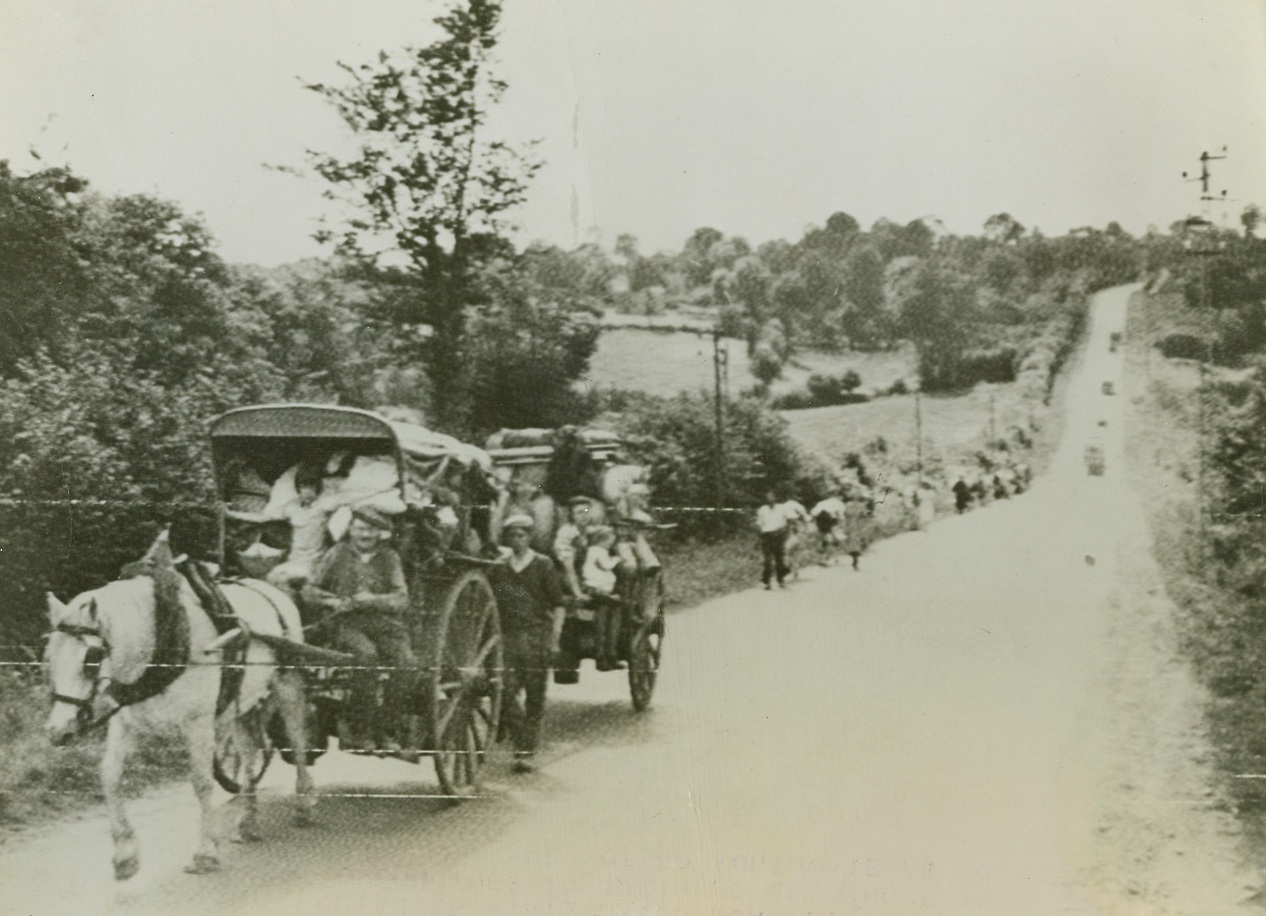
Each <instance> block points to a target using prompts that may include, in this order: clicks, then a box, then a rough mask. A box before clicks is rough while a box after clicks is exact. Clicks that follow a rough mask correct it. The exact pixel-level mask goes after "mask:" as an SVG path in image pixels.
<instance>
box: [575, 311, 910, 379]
mask: <svg viewBox="0 0 1266 916" xmlns="http://www.w3.org/2000/svg"><path fill="white" fill-rule="evenodd" d="M642 320H645V319H642ZM722 345H723V346H724V347H725V349H726V352H727V353H728V354H729V388H730V391H731V392H733V393H738V392H739V391H742V390H744V389H746V388H750V387H752V386H753V385H754V384H755V383H756V379H755V377H754V376H753V375H752V373H751V361H750V360H749V359H748V358H747V346H746V344H745V343H744V342H743V341H741V340H735V339H733V338H724V339H722ZM846 369H852V370H854V371H856V372H857V374H858V375H860V376H861V378H862V387H863V388H887V387H888V386H890V385H891V384H892V383H893V382H895V381H896V380H897V379H899V378H904V377H906V376H908V375H911V374H912V373H913V370H914V355H913V353H912V351H911V350H910V349H909V348H901V349H898V350H893V351H890V352H880V353H826V352H818V351H805V352H800V353H796V354H795V355H794V356H792V359H791V361H790V363H788V365H787V366H786V368H785V370H784V377H783V378H780V379H777V380H776V381H775V382H774V384H773V386H772V392H773V393H774V394H782V393H784V392H786V391H789V390H790V389H792V388H795V387H802V386H803V385H804V383H805V381H806V380H807V379H808V378H809V375H810V374H812V373H814V372H829V373H834V374H839V373H841V372H844V371H845V370H846ZM712 372H713V369H712V335H711V333H710V332H709V331H707V330H706V329H701V330H700V331H699V332H698V333H692V332H690V331H683V330H650V329H648V328H644V327H640V328H627V327H609V328H604V329H603V332H602V336H601V338H599V340H598V350H597V352H596V353H595V354H594V356H593V359H592V360H591V361H590V365H589V375H588V377H587V378H586V379H585V380H584V382H585V384H588V385H594V386H599V387H602V388H625V389H628V390H631V391H643V392H646V393H647V394H653V395H661V396H671V395H674V394H677V393H678V392H680V391H697V390H699V389H700V388H704V389H708V390H711V388H712Z"/></svg>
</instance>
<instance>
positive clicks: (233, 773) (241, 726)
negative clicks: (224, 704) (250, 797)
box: [211, 707, 273, 795]
mask: <svg viewBox="0 0 1266 916" xmlns="http://www.w3.org/2000/svg"><path fill="white" fill-rule="evenodd" d="M262 714H263V713H262V710H261V709H260V708H259V707H256V708H255V709H252V710H251V711H250V712H248V713H246V715H244V716H241V717H238V716H236V715H234V714H233V712H232V711H228V712H225V713H222V714H220V715H219V716H216V720H215V753H214V755H213V756H212V758H211V774H212V775H213V776H214V777H215V781H216V782H218V783H219V784H220V787H221V788H222V789H224V791H225V792H231V793H233V794H234V795H236V794H238V793H239V792H243V791H245V790H246V789H247V788H249V787H250V786H252V785H254V784H255V783H258V782H259V780H260V779H262V778H263V776H264V771H265V770H267V769H268V764H269V763H271V762H272V759H273V745H272V742H271V741H269V740H268V735H267V734H266V730H265V729H264V727H263V722H262V721H261V716H262Z"/></svg>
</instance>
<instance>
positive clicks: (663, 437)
mask: <svg viewBox="0 0 1266 916" xmlns="http://www.w3.org/2000/svg"><path fill="white" fill-rule="evenodd" d="M724 421H725V441H724V454H723V455H721V456H718V455H717V450H716V439H715V436H716V433H715V429H716V427H715V415H714V402H713V399H712V396H711V395H709V394H706V393H704V392H698V393H695V394H681V395H678V396H677V397H675V398H657V397H653V396H650V395H642V394H639V395H636V396H630V397H628V399H627V401H626V403H625V410H624V411H623V412H622V413H621V414H619V415H616V416H614V417H612V418H611V422H612V425H614V426H615V428H616V429H617V431H618V432H620V434H621V435H622V436H623V437H624V439H625V441H626V444H627V448H628V451H629V453H630V457H631V458H632V459H633V460H635V461H637V462H638V463H640V464H645V465H646V466H648V467H649V468H650V473H651V487H652V489H653V491H654V494H655V503H656V505H658V506H662V507H674V508H676V509H678V510H708V509H711V508H715V507H716V505H717V500H718V495H719V496H720V499H721V501H722V503H723V505H724V506H727V507H735V508H741V509H750V508H753V507H755V506H757V505H758V504H759V503H760V501H761V497H762V496H763V494H764V492H765V490H766V489H767V488H768V487H771V486H773V487H781V486H791V485H793V484H796V483H798V482H800V481H804V480H814V479H817V478H819V477H821V478H823V479H824V480H825V479H826V476H827V472H826V468H825V467H823V466H822V465H821V463H820V462H818V461H817V460H816V459H814V458H812V457H811V456H809V455H807V454H806V453H804V452H803V451H802V450H801V449H800V448H799V446H797V445H796V443H795V442H794V441H793V440H792V439H791V436H790V435H789V434H788V432H787V426H786V422H785V421H784V420H783V419H782V418H781V417H779V416H778V415H777V414H776V413H774V411H772V410H771V409H770V408H768V407H766V406H765V405H764V404H763V403H761V402H760V401H759V400H757V399H755V398H738V399H727V400H726V401H725V403H724ZM603 422H606V421H605V420H604V421H603ZM718 459H719V460H720V462H721V465H720V467H718V463H717V462H718ZM718 470H723V471H724V474H723V475H722V477H723V480H722V484H721V493H720V494H718V493H717V477H718ZM712 514H713V513H709V512H707V511H693V512H690V511H686V512H682V513H680V521H681V523H682V524H683V525H685V526H686V527H687V528H694V529H698V530H700V531H725V530H733V529H734V527H735V526H736V524H738V525H742V526H746V525H748V523H749V521H750V519H749V518H748V517H747V513H746V512H743V513H727V514H724V515H723V516H722V517H721V518H722V520H721V521H712V522H707V521H701V519H706V518H708V517H710V516H711V515H712ZM674 520H678V519H676V518H675V519H674Z"/></svg>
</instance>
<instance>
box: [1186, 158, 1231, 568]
mask: <svg viewBox="0 0 1266 916" xmlns="http://www.w3.org/2000/svg"><path fill="white" fill-rule="evenodd" d="M1226 157H1227V151H1226V147H1225V146H1224V147H1222V155H1220V156H1211V155H1210V154H1209V152H1208V150H1206V151H1204V152H1202V153H1201V154H1200V174H1199V175H1197V176H1195V177H1190V176H1188V174H1187V173H1186V172H1183V173H1182V177H1183V178H1186V179H1187V180H1188V181H1189V182H1196V181H1198V182H1200V201H1201V205H1202V206H1201V209H1202V210H1205V211H1207V210H1208V207H1207V204H1208V203H1209V202H1210V201H1225V200H1227V196H1226V189H1225V188H1224V189H1223V190H1222V192H1221V193H1220V194H1217V195H1214V194H1211V193H1210V191H1209V182H1210V180H1212V177H1213V176H1212V174H1211V173H1210V171H1209V163H1210V162H1216V161H1218V160H1220V159H1225V158H1226ZM1184 227H1185V230H1186V237H1185V238H1184V239H1183V244H1184V246H1185V247H1187V248H1188V249H1189V250H1190V251H1191V252H1192V253H1193V254H1194V255H1196V256H1197V257H1199V258H1200V311H1201V313H1202V317H1203V318H1204V319H1205V320H1206V321H1210V320H1212V318H1213V314H1214V310H1213V291H1212V289H1211V288H1210V282H1209V258H1210V257H1212V256H1214V255H1216V254H1217V253H1218V250H1219V248H1220V247H1221V245H1220V240H1219V239H1217V238H1216V236H1215V235H1214V233H1215V232H1216V229H1217V227H1216V226H1214V224H1213V223H1212V222H1211V221H1210V220H1209V219H1207V218H1206V217H1204V216H1192V217H1188V218H1187V220H1186V221H1185V223H1184ZM1212 359H1213V338H1212V337H1211V336H1209V335H1207V334H1206V335H1205V336H1204V347H1203V350H1202V355H1201V358H1200V383H1199V385H1198V386H1197V388H1196V398H1197V402H1198V403H1197V406H1198V408H1199V432H1198V434H1197V440H1198V441H1197V444H1196V464H1197V476H1196V519H1197V525H1198V527H1199V529H1200V545H1201V549H1202V550H1203V549H1204V545H1205V542H1206V540H1207V539H1206V537H1205V534H1206V529H1207V525H1208V510H1207V508H1206V506H1205V474H1206V471H1207V468H1206V464H1207V460H1206V457H1205V449H1206V439H1207V438H1208V433H1209V430H1208V418H1207V416H1206V412H1207V410H1208V407H1207V405H1206V401H1208V397H1209V391H1208V386H1209V381H1208V379H1209V363H1210V361H1211V360H1212Z"/></svg>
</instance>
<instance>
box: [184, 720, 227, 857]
mask: <svg viewBox="0 0 1266 916" xmlns="http://www.w3.org/2000/svg"><path fill="white" fill-rule="evenodd" d="M184 733H185V745H186V747H187V748H188V750H189V781H190V782H192V783H193V791H194V794H195V795H197V796H198V805H199V806H200V807H201V808H202V817H201V822H200V824H199V834H200V839H199V843H198V851H197V852H195V853H194V854H193V862H191V863H190V864H189V865H187V866H185V871H187V872H189V873H190V874H203V873H205V872H210V871H215V870H216V869H218V868H219V867H220V853H219V845H218V843H217V836H216V834H217V830H216V816H215V810H214V808H213V806H212V803H211V799H212V793H213V792H214V788H215V781H214V779H213V777H212V775H211V761H212V758H213V757H214V755H215V716H214V715H213V714H212V713H211V711H209V710H208V712H207V713H206V714H205V715H198V716H196V717H195V718H194V719H193V720H192V721H190V722H188V723H186V725H185V728H184Z"/></svg>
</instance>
